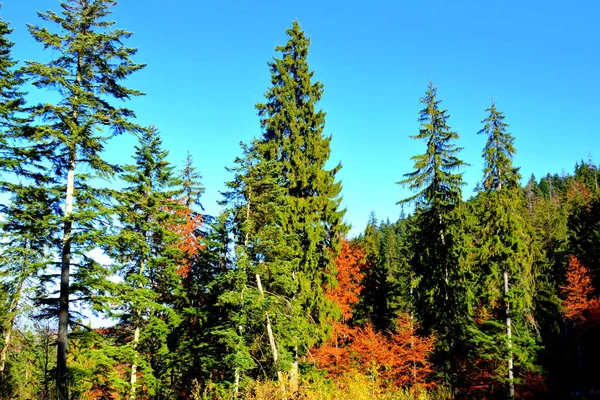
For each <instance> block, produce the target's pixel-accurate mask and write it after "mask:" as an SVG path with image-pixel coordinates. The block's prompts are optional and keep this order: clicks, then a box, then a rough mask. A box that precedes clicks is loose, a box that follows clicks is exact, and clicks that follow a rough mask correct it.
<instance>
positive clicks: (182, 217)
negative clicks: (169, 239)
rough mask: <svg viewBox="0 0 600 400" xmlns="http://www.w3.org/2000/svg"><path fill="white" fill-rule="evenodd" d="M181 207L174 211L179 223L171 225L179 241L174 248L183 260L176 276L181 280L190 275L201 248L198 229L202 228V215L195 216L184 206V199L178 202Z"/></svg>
mask: <svg viewBox="0 0 600 400" xmlns="http://www.w3.org/2000/svg"><path fill="white" fill-rule="evenodd" d="M178 203H180V204H181V205H182V207H181V208H178V209H177V210H174V211H173V213H174V214H175V216H176V217H178V218H177V220H179V222H180V223H177V224H173V225H171V231H172V232H174V233H177V234H178V235H179V236H180V238H181V239H180V241H179V242H178V243H177V245H176V247H177V248H178V249H179V250H181V251H182V252H183V257H184V258H183V260H182V262H181V265H180V266H179V268H178V269H177V271H176V272H177V274H178V275H179V276H180V277H182V278H183V279H185V278H187V277H188V275H189V273H190V267H191V264H192V263H193V262H194V259H195V257H196V256H197V255H198V254H199V253H200V250H202V248H203V246H204V245H203V244H202V242H201V239H202V238H201V236H200V233H199V232H200V228H201V227H202V215H200V214H196V213H194V212H193V211H192V209H191V208H190V207H189V206H188V205H187V204H186V199H185V198H183V199H180V200H178Z"/></svg>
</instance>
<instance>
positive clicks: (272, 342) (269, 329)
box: [256, 274, 284, 388]
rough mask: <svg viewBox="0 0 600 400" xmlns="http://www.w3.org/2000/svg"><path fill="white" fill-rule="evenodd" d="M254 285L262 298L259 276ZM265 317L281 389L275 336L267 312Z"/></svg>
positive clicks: (281, 380)
mask: <svg viewBox="0 0 600 400" xmlns="http://www.w3.org/2000/svg"><path fill="white" fill-rule="evenodd" d="M256 285H257V286H258V291H259V292H260V294H261V296H262V297H263V298H264V297H265V293H264V291H263V287H262V282H261V281H260V275H259V274H256ZM265 316H266V318H267V335H268V336H269V344H270V345H271V352H272V353H273V366H274V367H275V370H276V371H277V380H278V381H279V382H280V383H281V387H282V388H284V386H283V377H282V375H281V371H280V370H279V366H278V365H277V360H278V359H279V353H278V351H277V345H276V344H275V336H273V329H272V328H271V318H270V317H269V312H268V311H266V312H265Z"/></svg>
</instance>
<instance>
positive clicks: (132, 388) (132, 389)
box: [129, 261, 145, 400]
mask: <svg viewBox="0 0 600 400" xmlns="http://www.w3.org/2000/svg"><path fill="white" fill-rule="evenodd" d="M144 267H145V263H144V261H142V263H141V264H140V276H141V275H142V274H143V273H144ZM135 315H136V320H135V330H134V331H133V342H132V343H131V347H132V348H133V360H131V376H130V379H129V384H130V387H129V400H135V394H136V391H137V369H138V364H137V347H138V344H139V342H140V313H139V311H136V312H135Z"/></svg>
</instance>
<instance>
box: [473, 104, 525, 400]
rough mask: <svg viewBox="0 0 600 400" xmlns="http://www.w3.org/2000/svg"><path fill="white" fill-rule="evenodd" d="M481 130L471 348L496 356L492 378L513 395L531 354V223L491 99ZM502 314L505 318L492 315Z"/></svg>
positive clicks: (510, 146)
mask: <svg viewBox="0 0 600 400" xmlns="http://www.w3.org/2000/svg"><path fill="white" fill-rule="evenodd" d="M486 111H487V112H489V116H488V117H487V118H486V119H485V120H483V121H482V122H483V123H484V127H483V129H482V130H481V131H479V133H480V134H485V135H487V141H486V145H485V148H484V150H483V158H484V170H483V185H482V188H481V189H482V190H483V191H484V192H483V193H481V195H480V198H479V201H480V202H481V203H480V204H479V208H478V216H479V220H480V227H481V230H480V235H479V240H478V243H477V254H476V257H475V258H476V260H475V261H476V264H475V265H476V266H477V268H478V269H479V270H478V271H477V272H478V274H477V275H478V276H477V279H478V282H477V283H478V285H477V286H476V287H477V288H480V289H479V292H478V294H479V299H478V300H479V301H480V303H479V305H480V307H482V308H483V310H484V311H482V313H483V314H482V315H483V317H482V318H481V319H482V321H483V322H482V323H481V324H479V325H478V326H477V329H474V332H475V334H474V342H475V343H476V344H477V345H476V349H475V352H476V353H477V356H478V357H482V356H483V358H485V359H486V360H488V361H490V360H497V361H498V366H497V367H496V370H495V371H494V373H495V375H494V376H495V378H496V379H497V380H500V381H501V382H505V383H506V385H507V388H508V396H509V398H513V397H514V396H515V367H518V368H519V369H523V370H525V369H527V368H529V369H531V368H532V365H533V363H532V361H533V360H534V359H535V350H536V348H535V333H533V327H532V326H531V321H533V297H534V270H533V264H534V261H535V260H534V253H533V250H532V247H533V243H532V241H531V230H532V229H531V227H530V228H528V227H527V225H526V221H525V218H524V216H525V214H526V208H525V202H524V200H525V199H524V196H523V194H522V191H521V190H520V187H519V179H520V175H519V172H518V168H514V167H513V164H512V158H513V155H514V153H515V149H514V146H513V141H514V139H513V137H512V135H511V134H510V133H508V132H507V131H506V127H508V124H506V123H505V122H504V115H503V114H502V113H501V112H499V111H498V110H497V109H496V105H495V104H494V103H492V105H491V107H490V108H488V109H487V110H486ZM496 315H501V316H502V317H503V318H502V319H501V320H500V321H498V319H499V318H494V316H496Z"/></svg>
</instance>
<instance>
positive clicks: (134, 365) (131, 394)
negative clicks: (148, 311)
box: [129, 324, 140, 400]
mask: <svg viewBox="0 0 600 400" xmlns="http://www.w3.org/2000/svg"><path fill="white" fill-rule="evenodd" d="M139 342H140V327H139V324H138V325H137V326H136V327H135V331H134V333H133V343H132V347H133V361H132V363H131V377H130V379H129V384H130V388H129V399H130V400H135V392H136V389H137V385H136V383H137V367H138V366H137V346H138V343H139Z"/></svg>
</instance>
